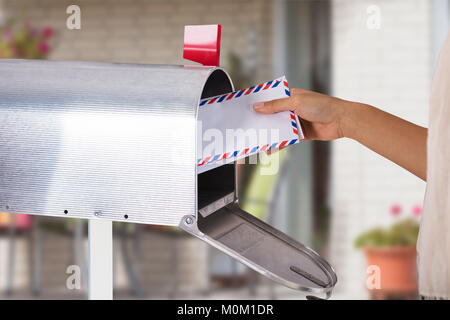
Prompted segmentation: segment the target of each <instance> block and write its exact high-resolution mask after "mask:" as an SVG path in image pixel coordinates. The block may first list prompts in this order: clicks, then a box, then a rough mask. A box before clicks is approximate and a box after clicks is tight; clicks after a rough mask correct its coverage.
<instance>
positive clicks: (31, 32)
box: [25, 22, 39, 37]
mask: <svg viewBox="0 0 450 320" xmlns="http://www.w3.org/2000/svg"><path fill="white" fill-rule="evenodd" d="M25 27H26V28H27V30H28V34H29V35H30V36H32V37H34V36H37V35H38V34H39V30H38V29H37V28H35V27H33V26H32V25H31V24H30V23H28V22H27V23H25Z"/></svg>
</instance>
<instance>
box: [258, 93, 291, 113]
mask: <svg viewBox="0 0 450 320" xmlns="http://www.w3.org/2000/svg"><path fill="white" fill-rule="evenodd" d="M253 109H254V110H255V111H256V112H259V113H264V114H270V113H276V112H280V111H287V110H293V109H294V100H293V98H292V97H289V98H283V99H277V100H272V101H266V102H257V103H255V104H254V105H253Z"/></svg>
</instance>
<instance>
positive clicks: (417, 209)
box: [411, 204, 422, 217]
mask: <svg viewBox="0 0 450 320" xmlns="http://www.w3.org/2000/svg"><path fill="white" fill-rule="evenodd" d="M411 212H412V214H413V215H415V216H416V217H418V216H420V215H421V214H422V206H421V205H420V204H416V205H414V206H412V208H411Z"/></svg>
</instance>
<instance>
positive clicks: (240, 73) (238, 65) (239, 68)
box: [227, 52, 254, 90]
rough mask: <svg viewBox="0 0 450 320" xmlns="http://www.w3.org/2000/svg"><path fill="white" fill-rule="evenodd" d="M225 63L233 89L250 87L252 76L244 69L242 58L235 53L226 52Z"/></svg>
mask: <svg viewBox="0 0 450 320" xmlns="http://www.w3.org/2000/svg"><path fill="white" fill-rule="evenodd" d="M227 64H228V66H229V68H228V74H229V75H230V78H231V80H232V81H233V84H234V89H235V90H241V89H245V88H248V87H250V86H251V85H252V84H253V81H254V80H253V79H252V76H250V74H249V73H248V72H246V71H245V68H244V64H243V62H242V59H241V58H240V57H239V56H238V55H237V54H235V53H233V52H230V53H229V54H228V61H227Z"/></svg>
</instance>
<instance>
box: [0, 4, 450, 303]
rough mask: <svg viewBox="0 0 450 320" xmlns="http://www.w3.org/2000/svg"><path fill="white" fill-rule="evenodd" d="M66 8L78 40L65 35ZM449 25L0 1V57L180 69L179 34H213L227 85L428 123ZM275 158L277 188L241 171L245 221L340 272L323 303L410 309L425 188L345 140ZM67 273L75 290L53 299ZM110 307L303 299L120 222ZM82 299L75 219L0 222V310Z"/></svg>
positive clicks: (83, 248) (80, 229) (81, 233)
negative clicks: (271, 87) (392, 301)
mask: <svg viewBox="0 0 450 320" xmlns="http://www.w3.org/2000/svg"><path fill="white" fill-rule="evenodd" d="M72 4H75V5H78V6H79V7H80V9H81V29H74V30H70V29H68V28H67V27H66V20H67V19H68V17H69V16H70V14H68V13H66V9H67V7H68V6H69V5H72ZM449 21H450V3H449V1H447V0H433V1H431V0H372V1H366V0H322V1H300V0H241V1H237V0H227V1H219V0H135V1H133V0H102V1H100V0H77V1H65V0H35V1H31V0H29V1H26V0H0V58H27V59H51V60H86V61H116V62H132V63H154V64H193V63H191V62H189V61H185V60H183V59H182V48H183V32H184V25H191V24H221V25H222V54H221V66H223V67H224V68H226V69H227V70H228V71H229V72H230V74H231V77H232V79H233V81H234V83H235V87H236V88H245V87H247V86H249V85H251V84H256V83H259V82H263V81H268V80H271V79H273V78H276V77H279V76H282V75H286V76H287V79H288V80H289V84H290V86H291V87H300V88H305V89H310V90H315V91H319V92H322V93H326V94H331V95H335V96H338V97H340V98H344V99H349V100H356V101H361V102H365V103H368V104H372V105H375V106H377V107H379V108H381V109H383V110H385V111H387V112H390V113H393V114H395V115H398V116H400V117H403V118H405V119H407V120H409V121H412V122H414V123H417V124H419V125H422V126H427V123H428V98H429V91H430V87H431V81H432V76H433V70H434V66H435V63H436V60H437V57H438V54H439V49H440V47H441V45H442V43H443V41H444V39H445V36H446V34H447V32H448V29H449ZM0 79H1V81H8V79H3V78H1V74H0ZM0 98H1V97H0ZM0 125H1V124H0ZM380 139H383V137H380ZM280 155H281V157H280V159H281V168H280V170H279V172H278V174H277V175H276V176H271V177H267V176H266V177H262V176H260V175H259V173H258V165H250V164H246V165H243V167H242V168H241V175H240V182H239V183H240V192H241V197H242V199H243V206H244V209H246V210H248V211H249V212H250V213H252V214H254V215H256V216H258V217H259V218H261V219H264V220H265V221H267V222H269V223H270V224H272V225H274V226H275V227H276V228H278V229H280V230H282V231H284V232H286V233H287V234H289V235H290V236H292V237H294V238H295V239H297V240H299V241H300V242H302V243H304V244H305V245H308V246H310V247H312V248H314V249H315V250H317V251H318V252H319V253H320V254H321V255H323V256H324V257H325V258H326V259H327V260H328V261H329V262H330V263H331V264H332V265H333V266H334V267H335V269H336V272H337V275H338V284H337V286H336V289H335V293H334V296H333V298H335V299H389V298H400V299H414V298H416V297H417V289H416V286H417V284H416V275H415V251H414V247H415V241H416V237H417V225H418V222H419V220H420V213H421V203H422V200H423V196H424V191H425V183H424V182H422V181H420V180H419V179H418V178H416V177H414V176H413V175H411V174H410V173H408V172H406V171H405V170H403V169H401V168H399V167H398V166H396V165H395V164H392V163H390V162H389V161H387V160H385V159H383V158H381V157H380V156H378V155H377V154H375V153H373V152H371V151H369V150H367V149H365V148H364V147H362V146H360V145H358V144H357V143H355V142H353V141H350V140H347V139H342V140H339V141H335V142H329V143H328V142H303V143H300V144H298V145H295V146H293V147H291V148H288V149H286V150H283V151H281V152H280ZM69 265H77V266H79V267H80V269H81V275H82V277H81V288H80V289H79V290H77V289H75V290H70V289H68V288H67V286H66V280H67V278H68V276H69V275H68V274H67V273H66V271H67V267H68V266H69ZM368 266H369V268H368ZM370 266H372V267H373V266H376V267H378V269H377V268H375V269H374V268H371V267H370ZM378 276H379V277H378ZM114 295H115V298H117V299H136V298H139V299H153V298H180V299H181V298H200V299H240V298H242V299H253V298H255V299H301V298H304V295H303V294H301V293H298V292H295V291H293V290H290V289H286V288H283V287H280V286H278V285H274V284H273V283H271V282H270V281H269V280H266V279H264V278H262V277H260V276H258V275H257V274H255V273H254V272H252V271H250V270H249V269H248V268H246V267H244V266H242V265H241V264H239V263H237V262H235V261H234V260H232V259H231V258H229V257H227V256H225V255H223V254H221V253H220V252H218V251H217V250H215V249H214V248H211V247H208V246H207V245H206V244H204V243H202V242H201V241H199V240H197V239H194V238H192V237H190V236H188V235H187V234H185V233H182V232H180V231H178V230H176V229H172V228H162V227H154V226H147V225H134V224H130V223H115V224H114ZM86 297H87V223H86V221H82V220H75V219H72V220H71V219H60V218H49V217H37V216H25V215H9V214H6V213H0V298H2V299H10V298H29V299H46V298H56V299H85V298H86Z"/></svg>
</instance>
